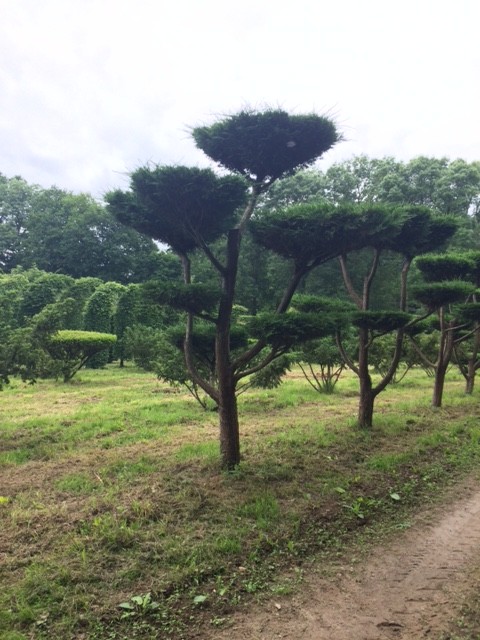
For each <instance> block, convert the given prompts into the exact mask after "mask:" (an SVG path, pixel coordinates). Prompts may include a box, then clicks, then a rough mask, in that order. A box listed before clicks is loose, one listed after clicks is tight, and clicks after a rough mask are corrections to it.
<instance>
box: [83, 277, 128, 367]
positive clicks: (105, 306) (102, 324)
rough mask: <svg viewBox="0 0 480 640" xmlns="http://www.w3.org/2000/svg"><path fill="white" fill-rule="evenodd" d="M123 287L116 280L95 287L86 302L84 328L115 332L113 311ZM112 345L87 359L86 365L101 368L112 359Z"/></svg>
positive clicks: (101, 331)
mask: <svg viewBox="0 0 480 640" xmlns="http://www.w3.org/2000/svg"><path fill="white" fill-rule="evenodd" d="M124 290H125V287H124V286H123V285H121V284H118V283H117V282H106V283H104V284H102V285H100V286H99V287H97V288H96V289H95V291H94V292H93V294H92V295H91V296H90V298H89V299H88V302H87V306H86V310H85V321H84V322H85V324H84V328H85V330H88V331H95V332H98V333H113V334H115V313H116V309H117V304H118V300H119V298H120V296H121V294H122V292H123V291H124ZM113 358H114V356H113V349H112V345H109V349H108V350H106V351H103V352H99V353H97V354H96V355H95V356H94V357H93V356H92V357H90V358H89V359H88V366H89V367H90V368H92V369H101V368H102V367H104V366H105V365H107V364H108V363H109V362H111V361H112V360H113Z"/></svg>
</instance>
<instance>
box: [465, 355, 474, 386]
mask: <svg viewBox="0 0 480 640" xmlns="http://www.w3.org/2000/svg"><path fill="white" fill-rule="evenodd" d="M475 374H476V369H475V362H474V361H473V360H472V359H470V360H469V361H468V370H467V375H466V376H465V379H466V381H467V382H466V385H465V393H468V394H469V395H470V394H472V393H473V387H474V385H475Z"/></svg>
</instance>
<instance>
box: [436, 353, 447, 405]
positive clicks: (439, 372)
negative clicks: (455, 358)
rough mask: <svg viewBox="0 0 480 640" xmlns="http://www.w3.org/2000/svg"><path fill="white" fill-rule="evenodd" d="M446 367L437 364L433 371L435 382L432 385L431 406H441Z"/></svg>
mask: <svg viewBox="0 0 480 640" xmlns="http://www.w3.org/2000/svg"><path fill="white" fill-rule="evenodd" d="M447 367H448V363H447V365H446V366H444V365H443V364H442V365H438V366H437V368H436V371H435V383H434V385H433V399H432V407H441V406H442V396H443V387H444V386H445V376H446V375H447Z"/></svg>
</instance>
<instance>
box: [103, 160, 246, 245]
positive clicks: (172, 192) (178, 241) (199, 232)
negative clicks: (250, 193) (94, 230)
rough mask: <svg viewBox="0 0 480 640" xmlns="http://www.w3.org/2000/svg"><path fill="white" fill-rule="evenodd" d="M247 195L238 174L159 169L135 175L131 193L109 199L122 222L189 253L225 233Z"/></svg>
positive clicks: (143, 169) (113, 194)
mask: <svg viewBox="0 0 480 640" xmlns="http://www.w3.org/2000/svg"><path fill="white" fill-rule="evenodd" d="M246 195H247V193H246V184H245V182H243V180H241V179H240V178H238V177H236V176H224V177H218V176H216V175H215V173H214V172H213V171H211V170H210V169H198V168H195V167H183V166H174V167H169V166H156V167H153V168H150V167H140V168H139V169H137V170H136V171H134V172H133V173H132V174H131V185H130V191H127V192H123V191H119V190H117V191H113V192H111V193H109V194H107V196H106V200H107V202H108V209H109V211H110V212H111V213H112V214H113V215H114V216H115V217H116V219H117V220H119V221H120V222H122V223H123V224H125V225H127V226H129V227H132V228H134V229H136V230H137V231H140V232H141V233H144V234H146V235H148V236H149V237H151V238H154V239H155V240H158V241H160V242H164V243H166V244H168V245H169V246H170V247H172V249H173V250H174V251H176V252H177V253H179V254H182V255H185V254H188V253H189V252H191V251H193V250H194V249H195V248H197V247H199V246H202V244H203V243H205V242H211V241H212V240H215V239H216V238H218V237H219V236H221V235H222V234H223V233H225V232H226V231H227V230H228V228H229V227H231V226H232V225H233V224H234V222H235V216H236V213H237V210H238V207H240V206H241V205H242V204H244V203H245V200H246Z"/></svg>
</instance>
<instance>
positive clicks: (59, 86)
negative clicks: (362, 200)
mask: <svg viewBox="0 0 480 640" xmlns="http://www.w3.org/2000/svg"><path fill="white" fill-rule="evenodd" d="M246 105H250V106H253V107H262V106H264V105H271V106H281V107H282V108H284V109H286V110H288V111H291V112H293V113H303V112H311V111H315V112H317V113H320V114H324V113H326V114H329V115H331V116H332V117H334V118H335V120H336V122H337V123H338V125H339V127H340V129H341V131H342V132H343V134H344V136H345V138H346V141H345V142H342V143H340V144H339V145H337V147H336V148H335V149H334V150H332V151H330V152H328V153H327V154H326V155H325V156H324V159H323V160H322V161H321V162H320V165H319V166H320V167H324V168H326V167H327V166H329V165H330V164H331V163H332V162H334V161H339V160H343V159H346V158H349V157H351V156H353V155H355V154H360V153H365V154H367V155H369V156H371V157H381V156H385V155H392V156H395V157H396V158H399V159H402V160H408V159H410V158H412V157H415V156H419V155H427V156H437V157H440V156H447V157H449V158H451V159H454V158H457V157H461V158H464V159H466V160H470V161H472V160H480V1H479V0H402V1H399V0H330V1H326V0H296V1H292V0H288V1H287V0H285V2H282V1H281V0H238V1H235V2H232V1H230V0H168V1H167V0H0V154H1V155H0V160H1V162H0V172H1V173H3V174H5V175H7V176H8V177H10V176H13V175H21V176H22V177H24V178H25V179H26V180H28V181H29V182H33V183H38V184H41V185H42V186H45V187H49V186H51V185H53V184H55V185H56V186H58V187H61V188H65V189H71V190H73V191H88V192H90V193H92V194H93V195H95V196H97V197H100V196H101V195H102V193H104V192H106V191H108V190H110V189H112V188H114V187H117V186H119V187H121V188H126V187H127V186H128V177H127V174H128V172H129V171H131V170H133V169H134V168H135V167H137V166H138V165H141V164H145V163H147V162H154V163H159V164H178V163H181V164H195V165H201V166H203V165H206V160H205V159H204V156H203V155H202V153H201V152H199V151H198V150H196V149H195V147H194V144H193V141H192V140H191V139H190V137H189V134H188V128H189V126H192V125H198V124H204V123H209V122H212V121H213V120H214V119H215V117H218V116H221V115H223V114H227V113H232V112H235V111H237V110H239V109H240V108H242V107H244V106H246Z"/></svg>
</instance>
